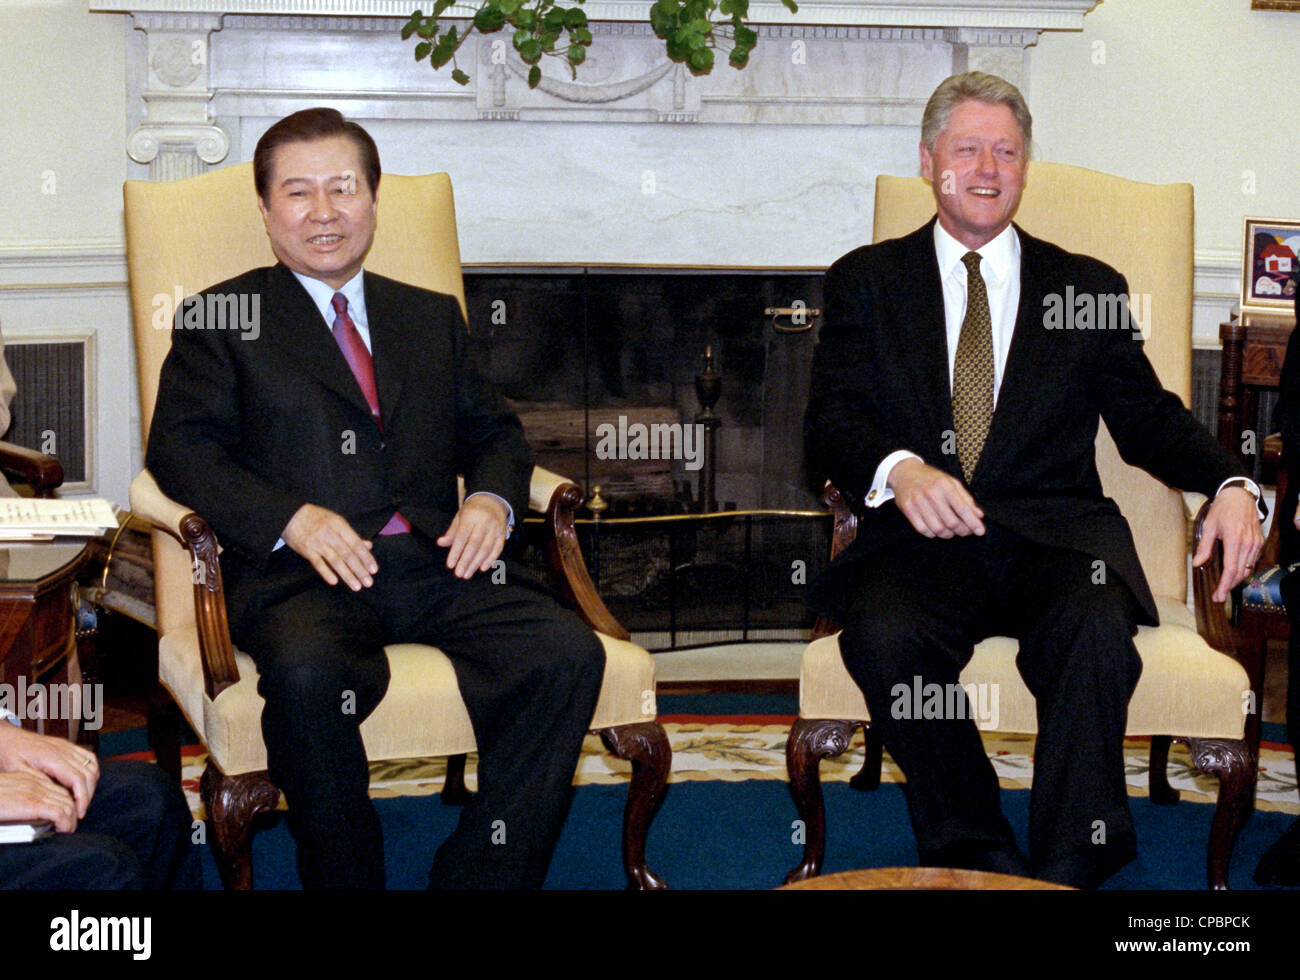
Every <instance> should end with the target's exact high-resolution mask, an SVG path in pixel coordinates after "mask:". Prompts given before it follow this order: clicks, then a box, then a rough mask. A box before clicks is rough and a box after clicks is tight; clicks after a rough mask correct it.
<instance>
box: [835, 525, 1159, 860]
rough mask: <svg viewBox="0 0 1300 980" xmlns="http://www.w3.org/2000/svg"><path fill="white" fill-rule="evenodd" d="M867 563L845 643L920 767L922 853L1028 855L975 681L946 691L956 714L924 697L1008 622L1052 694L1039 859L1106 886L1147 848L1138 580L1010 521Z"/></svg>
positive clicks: (1041, 725)
mask: <svg viewBox="0 0 1300 980" xmlns="http://www.w3.org/2000/svg"><path fill="white" fill-rule="evenodd" d="M860 565H861V566H862V567H861V569H860V571H859V573H858V574H859V577H858V579H857V582H856V586H855V588H854V590H853V594H852V596H851V597H850V599H849V602H848V606H847V612H846V615H845V622H844V624H843V626H844V632H843V634H842V636H841V637H840V648H841V651H842V653H843V657H844V663H845V666H846V667H847V668H848V670H849V673H850V674H851V675H852V676H853V678H854V680H855V681H857V683H858V685H859V687H861V688H862V691H863V694H864V695H865V697H866V701H867V706H868V708H869V709H870V711H871V719H872V720H871V724H872V728H873V729H874V730H876V731H878V732H879V733H880V736H881V738H882V740H883V742H884V745H885V747H886V748H887V749H888V750H889V753H890V755H891V756H893V758H894V760H895V762H897V763H898V765H899V768H900V769H902V771H903V773H904V775H905V776H906V777H907V783H906V786H905V793H906V797H907V803H908V808H909V812H910V815H911V818H912V827H913V830H914V831H915V833H916V840H917V847H918V849H919V851H920V855H921V860H922V863H925V864H934V865H942V864H954V865H957V866H984V867H985V869H986V870H995V869H1002V870H1015V869H1016V864H1015V862H1016V861H1017V859H1018V860H1020V861H1023V858H1022V857H1020V856H1019V851H1018V849H1017V848H1016V845H1015V838H1014V836H1013V834H1012V832H1011V828H1010V826H1009V825H1008V823H1007V820H1006V818H1005V817H1004V816H1003V815H1002V811H1001V807H1000V804H999V798H998V780H997V776H996V775H995V773H994V770H993V767H992V765H991V764H990V762H989V760H988V758H987V756H986V755H985V754H984V747H983V744H982V742H981V740H980V736H979V732H978V730H977V728H976V725H975V721H974V716H973V708H972V706H971V705H970V703H969V701H968V699H966V697H965V693H964V692H960V693H958V694H957V696H956V697H955V698H953V699H951V701H950V699H949V698H948V697H947V696H946V695H945V697H944V699H943V703H944V705H945V708H944V709H943V710H941V711H940V712H939V713H940V714H942V715H943V716H942V717H925V715H927V714H928V715H933V714H934V713H935V712H934V711H923V712H921V713H920V714H921V717H916V715H917V714H918V713H917V712H916V711H915V710H914V709H915V707H916V703H915V702H916V698H915V697H914V695H913V691H914V690H915V688H916V686H917V685H920V687H921V690H922V691H925V690H926V685H930V684H934V685H937V686H938V690H941V691H943V692H948V691H952V690H953V689H952V688H950V687H948V685H956V684H958V675H959V674H960V672H961V670H962V668H963V667H965V666H966V664H967V663H968V662H969V661H970V658H971V655H972V652H973V648H974V645H975V643H977V642H978V641H980V640H982V639H984V638H985V637H988V636H995V635H1004V636H1011V637H1015V638H1016V639H1017V640H1019V642H1020V652H1019V655H1018V656H1017V658H1016V666H1017V668H1018V669H1019V671H1020V675H1021V677H1022V678H1024V681H1025V684H1026V686H1027V687H1028V688H1029V690H1030V691H1031V692H1032V693H1033V695H1034V697H1035V699H1036V701H1037V713H1038V739H1037V744H1036V748H1035V752H1034V784H1033V790H1032V795H1031V798H1030V818H1029V855H1030V864H1029V865H1028V866H1027V868H1026V869H1025V870H1029V871H1030V872H1031V873H1032V874H1034V876H1036V877H1040V878H1044V879H1047V880H1051V881H1058V882H1061V883H1063V884H1071V885H1076V886H1090V885H1096V884H1099V883H1100V881H1101V880H1104V878H1105V877H1107V876H1109V874H1110V873H1111V872H1113V871H1114V870H1115V869H1116V868H1118V867H1119V866H1120V865H1122V864H1124V863H1125V862H1126V861H1128V860H1129V859H1131V858H1132V856H1133V854H1134V853H1135V835H1134V831H1133V822H1132V818H1131V816H1130V814H1129V807H1128V794H1127V787H1126V784H1125V780H1124V758H1123V751H1122V750H1123V738H1124V725H1125V720H1126V716H1127V708H1128V701H1129V698H1130V696H1131V695H1132V693H1133V689H1134V687H1136V685H1137V681H1138V676H1139V674H1140V673H1141V670H1142V665H1141V661H1140V659H1139V658H1138V655H1137V651H1136V650H1135V649H1134V647H1133V641H1132V636H1133V634H1134V632H1136V625H1135V624H1136V622H1137V617H1138V614H1139V611H1138V606H1137V604H1136V602H1135V601H1134V600H1133V598H1132V596H1131V594H1130V592H1129V590H1128V588H1127V587H1126V586H1125V585H1124V584H1123V583H1122V582H1120V581H1119V580H1118V578H1116V577H1115V576H1114V575H1113V574H1112V573H1111V572H1110V571H1109V569H1106V568H1105V567H1104V566H1103V565H1101V564H1100V563H1096V564H1094V562H1093V560H1092V559H1091V558H1089V557H1087V556H1086V555H1083V554H1080V553H1078V552H1072V551H1067V550H1063V549H1058V548H1048V547H1044V546H1040V545H1034V544H1031V543H1030V542H1027V541H1025V540H1023V539H1021V538H1019V537H1017V536H1016V535H1013V534H1011V533H1010V532H1008V531H1005V530H1002V529H1000V528H998V527H995V526H989V527H988V533H987V534H985V535H984V536H982V537H973V536H972V537H968V538H958V539H952V540H941V539H930V538H925V537H922V536H921V535H919V534H918V535H917V536H916V537H915V539H909V540H908V541H906V542H905V543H904V544H902V545H901V546H900V547H899V548H897V549H891V550H890V552H889V553H888V555H884V554H881V555H878V556H871V557H869V558H866V559H864V560H862V561H861V562H860ZM899 685H902V686H901V687H900V686H899ZM931 690H933V689H931ZM905 691H906V694H904V692H905ZM988 703H989V704H991V697H990V699H989V702H988ZM952 706H955V710H954V707H952ZM976 707H978V705H976ZM989 855H992V856H994V857H995V858H996V859H997V860H996V862H995V863H989Z"/></svg>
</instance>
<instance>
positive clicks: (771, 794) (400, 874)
mask: <svg viewBox="0 0 1300 980" xmlns="http://www.w3.org/2000/svg"><path fill="white" fill-rule="evenodd" d="M824 789H825V797H826V811H827V838H828V842H827V850H826V866H825V871H826V872H828V873H829V872H833V871H845V870H849V869H852V868H872V867H891V866H900V865H913V864H915V863H916V845H915V843H914V841H913V839H912V834H911V831H910V829H909V826H908V822H907V813H906V808H905V805H904V802H903V794H902V791H901V789H900V788H899V787H898V786H896V785H890V784H885V785H882V786H881V787H880V789H878V790H875V791H874V792H867V793H860V792H858V791H856V790H853V789H851V788H850V787H849V786H848V785H847V784H845V783H828V784H826V786H825V787H824ZM625 797H626V789H625V788H624V787H622V786H583V787H580V788H579V789H577V790H576V791H575V793H574V802H573V808H572V810H571V812H570V815H569V820H568V822H567V824H566V825H565V829H564V833H563V835H562V836H561V839H560V843H559V845H558V847H557V848H556V853H555V859H554V861H553V862H552V864H551V871H550V874H549V876H548V877H547V881H546V887H547V888H558V889H619V888H623V887H624V884H625V882H624V878H623V872H622V868H621V859H620V850H619V833H620V827H621V825H622V817H623V801H624V799H625ZM1130 803H1131V805H1132V809H1133V818H1134V820H1135V822H1136V824H1137V830H1138V838H1139V841H1140V852H1141V853H1140V855H1139V857H1138V860H1137V861H1135V862H1133V863H1132V864H1130V865H1129V866H1127V867H1126V868H1124V869H1123V870H1121V871H1120V872H1119V873H1118V874H1117V875H1115V877H1114V878H1112V879H1111V880H1110V881H1109V882H1108V883H1107V885H1106V888H1108V889H1158V890H1163V889H1192V890H1200V889H1204V888H1205V846H1206V841H1207V840H1208V837H1209V829H1210V818H1211V815H1212V811H1213V808H1212V807H1211V806H1209V805H1206V804H1198V803H1189V802H1183V803H1180V804H1178V805H1177V806H1172V807H1162V806H1156V805H1154V804H1152V803H1151V802H1150V801H1149V800H1147V799H1132V800H1130ZM376 805H377V807H378V809H379V815H380V819H381V821H382V822H383V828H384V842H385V852H386V854H387V861H388V885H389V887H390V888H396V889H409V888H423V887H424V885H425V880H426V875H427V874H428V869H429V865H430V864H431V863H432V861H433V854H434V851H435V849H436V848H437V845H438V843H439V842H440V841H441V840H442V839H443V838H444V837H445V836H447V835H448V834H449V833H450V832H451V829H452V827H453V825H454V824H455V821H456V819H457V815H458V813H459V810H458V809H457V808H455V807H447V806H444V805H443V804H442V802H441V801H440V800H439V799H438V798H437V797H436V796H433V797H401V798H396V799H384V800H378V801H376ZM1002 805H1003V809H1004V811H1005V812H1006V814H1007V818H1008V819H1009V820H1010V821H1011V824H1012V826H1013V827H1014V828H1015V829H1016V832H1017V834H1018V835H1019V836H1020V838H1021V841H1022V843H1023V842H1024V840H1025V834H1026V827H1027V825H1028V818H1029V793H1028V792H1025V791H1020V790H1004V791H1003V793H1002ZM796 819H797V814H796V812H795V808H794V803H793V801H792V800H791V798H790V793H789V790H788V788H787V786H786V784H785V783H782V782H776V781H772V780H751V781H747V782H740V783H723V782H689V783H679V784H676V785H671V786H669V788H668V793H667V795H666V797H665V799H664V803H663V806H662V807H660V809H659V812H658V814H657V815H656V817H655V820H654V823H653V824H652V825H651V829H650V839H649V842H648V845H647V854H648V858H649V863H650V867H651V868H652V869H653V870H654V871H655V872H656V873H657V874H658V875H660V876H661V877H662V878H663V879H664V880H665V881H667V882H668V883H669V885H670V886H672V887H673V888H678V889H767V888H774V887H776V886H777V885H779V884H780V883H781V881H782V879H783V878H784V876H785V873H786V872H787V871H788V870H789V869H790V868H791V867H793V866H794V865H795V864H797V863H798V861H799V860H800V858H801V855H802V850H801V847H800V846H799V845H796V844H795V843H793V840H792V838H793V835H794V833H795V827H794V821H795V820H796ZM1293 819H1295V818H1294V817H1292V816H1291V815H1289V814H1281V813H1256V814H1255V815H1254V816H1253V817H1252V818H1251V820H1250V821H1249V823H1248V824H1247V825H1246V828H1245V830H1244V831H1243V832H1242V835H1241V838H1240V840H1239V841H1238V842H1237V847H1236V850H1235V852H1234V855H1233V862H1232V873H1231V877H1230V882H1231V885H1232V887H1233V888H1238V889H1248V888H1252V887H1254V885H1253V882H1252V881H1251V880H1250V878H1251V874H1252V873H1253V871H1254V868H1255V864H1256V862H1257V861H1258V860H1259V857H1260V855H1261V854H1262V853H1263V851H1264V849H1265V848H1266V847H1267V846H1268V845H1269V844H1271V843H1272V842H1273V841H1274V840H1276V839H1277V837H1278V836H1279V835H1280V834H1281V833H1282V831H1283V830H1285V829H1286V828H1287V827H1288V826H1289V825H1290V824H1291V822H1292V820H1293ZM203 861H204V887H205V888H216V887H219V885H218V879H217V873H216V865H215V863H214V862H213V860H212V856H211V852H210V851H209V850H208V849H207V848H204V852H203ZM253 866H254V874H255V887H257V888H258V889H283V888H298V887H299V882H298V874H297V869H296V867H295V865H294V846H293V840H292V838H291V837H290V835H289V831H288V828H287V826H286V825H285V822H284V820H283V819H282V817H281V816H279V815H277V816H274V817H272V818H270V819H269V820H268V822H267V824H266V825H265V827H264V828H263V829H262V830H261V831H259V832H258V833H257V834H256V835H255V836H254V838H253Z"/></svg>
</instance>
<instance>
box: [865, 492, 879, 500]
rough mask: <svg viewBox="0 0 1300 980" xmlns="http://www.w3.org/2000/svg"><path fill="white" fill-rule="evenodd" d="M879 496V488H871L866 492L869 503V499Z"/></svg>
mask: <svg viewBox="0 0 1300 980" xmlns="http://www.w3.org/2000/svg"><path fill="white" fill-rule="evenodd" d="M879 496H880V491H879V490H872V491H871V492H869V493H868V494H867V503H871V501H873V500H875V499H876V498H877V497H879Z"/></svg>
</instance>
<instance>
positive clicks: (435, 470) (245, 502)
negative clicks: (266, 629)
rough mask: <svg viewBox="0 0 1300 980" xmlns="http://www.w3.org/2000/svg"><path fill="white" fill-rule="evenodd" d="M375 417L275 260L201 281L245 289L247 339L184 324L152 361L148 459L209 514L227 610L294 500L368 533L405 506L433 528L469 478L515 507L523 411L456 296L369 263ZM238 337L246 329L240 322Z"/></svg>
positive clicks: (171, 489)
mask: <svg viewBox="0 0 1300 980" xmlns="http://www.w3.org/2000/svg"><path fill="white" fill-rule="evenodd" d="M364 282H365V295H366V315H367V319H368V321H369V325H370V337H371V348H372V352H373V358H374V366H375V383H376V387H377V388H378V391H379V405H380V416H381V419H382V423H383V427H382V431H381V429H380V427H379V426H378V425H376V424H375V421H374V419H373V418H372V416H371V414H370V409H369V406H368V405H367V404H366V400H365V396H364V395H363V394H362V393H361V388H360V386H359V385H358V384H357V382H356V379H355V378H354V377H353V375H352V372H351V370H350V369H349V368H348V365H347V361H345V360H344V358H343V354H342V352H341V351H340V350H339V348H338V345H337V344H336V343H335V342H334V339H333V337H332V336H331V334H330V332H329V328H328V327H327V326H326V325H325V323H324V321H323V320H322V318H321V315H320V311H319V310H318V309H317V307H316V305H315V304H314V303H313V302H312V300H311V297H310V296H309V295H308V294H307V291H306V290H305V289H303V287H302V285H301V284H300V283H299V282H298V280H297V279H295V278H294V276H293V274H292V273H291V272H290V271H289V270H288V269H287V268H285V267H284V266H283V265H275V266H273V267H269V268H262V269H253V270H252V271H250V272H246V273H244V274H243V275H241V276H238V277H236V278H234V279H231V280H229V281H227V282H224V283H220V284H218V285H216V286H213V287H211V288H210V289H208V290H206V291H205V293H204V295H206V294H208V293H221V294H237V295H244V294H248V295H256V296H258V297H259V299H260V305H259V308H258V310H259V313H260V322H259V328H260V329H259V331H258V332H257V334H256V339H244V337H245V335H246V334H245V333H243V332H241V331H239V330H211V329H210V330H185V329H182V328H181V326H180V324H181V316H180V311H178V315H177V328H176V329H175V332H174V336H173V337H172V347H171V351H170V352H169V353H168V355H167V359H166V361H165V362H164V363H163V367H162V377H161V381H160V383H159V389H158V402H157V405H156V406H155V408H154V416H153V423H152V427H151V429H150V436H149V448H148V453H147V456H146V465H147V466H148V467H149V470H150V471H151V472H152V473H153V475H154V478H155V479H156V480H157V481H158V485H159V486H160V487H161V488H162V490H163V492H165V493H166V494H168V496H171V497H173V498H175V499H176V500H179V501H182V502H184V503H185V505H186V506H188V507H191V508H193V509H194V511H195V512H196V513H198V514H200V515H201V516H203V517H204V518H205V519H206V520H207V521H208V522H209V523H210V524H211V525H212V526H213V528H214V530H215V531H216V533H217V537H218V540H219V541H220V542H221V544H222V546H223V548H224V551H223V554H222V574H223V578H224V580H225V585H226V601H227V608H228V611H229V614H230V621H231V625H232V626H235V625H236V624H237V623H238V622H239V621H240V620H241V618H242V616H243V615H244V613H245V612H246V611H247V608H248V605H249V601H250V599H251V598H252V597H253V596H254V595H255V594H256V592H257V590H258V589H259V587H261V586H263V585H264V584H265V582H264V580H263V579H264V575H265V573H266V571H267V565H268V560H269V559H270V557H271V552H272V549H273V548H274V546H275V542H276V540H277V539H278V538H279V537H280V535H281V533H282V532H283V530H284V526H285V525H286V524H287V523H288V522H289V518H290V517H292V516H293V514H294V513H295V512H296V511H297V510H298V508H299V507H301V506H302V505H303V504H305V503H313V504H318V505H320V506H322V507H326V508H329V509H330V510H333V511H336V512H338V513H339V514H342V515H343V516H344V517H345V518H347V520H348V522H349V523H350V524H351V525H352V527H353V528H354V529H355V530H356V532H357V533H358V534H359V535H361V537H363V538H367V539H370V538H373V537H374V536H375V534H376V533H378V531H379V529H380V528H381V527H383V526H384V524H385V523H386V522H387V521H388V519H389V518H390V517H391V516H392V514H393V512H394V510H398V509H400V510H401V512H402V514H403V515H404V516H405V517H406V518H407V519H408V520H409V521H410V522H411V524H412V526H414V527H415V528H417V529H419V530H420V531H423V532H424V533H425V534H427V535H429V536H431V537H437V536H438V535H440V534H441V533H442V532H443V531H444V530H446V528H447V525H448V524H449V523H450V521H451V518H452V516H453V515H454V514H455V513H456V510H457V490H456V476H457V474H458V473H459V474H462V475H463V476H464V478H465V485H466V493H473V492H474V491H476V490H490V491H492V492H493V493H496V494H499V495H500V496H501V497H503V498H505V499H506V500H507V501H508V502H509V503H510V506H511V507H513V508H514V512H515V514H516V515H517V516H518V517H520V518H522V516H523V514H524V513H526V511H527V506H528V484H529V479H530V476H531V472H532V457H531V455H530V454H529V451H528V447H527V445H526V443H525V442H524V437H523V430H522V427H521V426H520V424H519V420H518V418H517V417H516V416H515V415H514V413H513V412H511V411H510V410H509V409H508V408H507V407H506V406H505V404H504V402H502V400H501V399H500V397H498V395H497V394H496V393H495V392H494V391H493V390H492V388H491V387H490V385H489V384H488V383H487V381H485V380H484V379H483V377H482V376H481V375H480V374H479V373H478V372H477V371H476V370H475V368H474V366H473V364H471V362H470V359H469V354H468V350H467V334H466V328H465V320H464V318H463V317H462V315H461V312H460V307H459V305H458V304H457V302H456V300H455V299H454V298H452V297H450V296H445V295H443V294H441V293H434V292H430V291H428V290H424V289H419V288H416V287H414V286H410V285H407V284H405V283H400V282H395V281H394V280H391V279H385V278H384V277H382V276H378V275H375V274H374V273H372V272H367V273H366V274H365V279H364ZM247 336H249V337H252V336H253V333H252V332H251V331H249V332H248V333H247Z"/></svg>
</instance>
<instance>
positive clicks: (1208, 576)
mask: <svg viewBox="0 0 1300 980" xmlns="http://www.w3.org/2000/svg"><path fill="white" fill-rule="evenodd" d="M1209 512H1210V501H1208V500H1206V501H1205V502H1204V503H1202V504H1201V509H1200V510H1199V511H1198V512H1197V514H1196V525H1195V531H1194V534H1193V540H1194V544H1193V548H1197V547H1200V544H1201V533H1202V532H1203V530H1204V528H1205V515H1206V514H1208V513H1209ZM1222 575H1223V544H1222V543H1221V542H1218V541H1216V542H1215V544H1214V550H1213V551H1212V552H1210V559H1209V561H1207V562H1206V563H1205V564H1204V565H1202V566H1201V567H1200V568H1193V569H1192V590H1193V594H1194V598H1195V602H1196V632H1198V633H1200V634H1201V636H1202V637H1203V638H1204V639H1205V642H1206V643H1208V644H1209V645H1210V646H1212V647H1214V649H1216V650H1218V651H1220V652H1221V653H1226V654H1228V655H1230V656H1233V657H1235V656H1236V655H1237V641H1236V631H1235V630H1234V629H1233V627H1232V621H1231V620H1230V619H1229V618H1228V611H1227V610H1226V609H1225V608H1224V604H1223V603H1221V602H1215V601H1214V589H1215V586H1217V585H1218V584H1219V578H1220V577H1221V576H1222Z"/></svg>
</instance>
